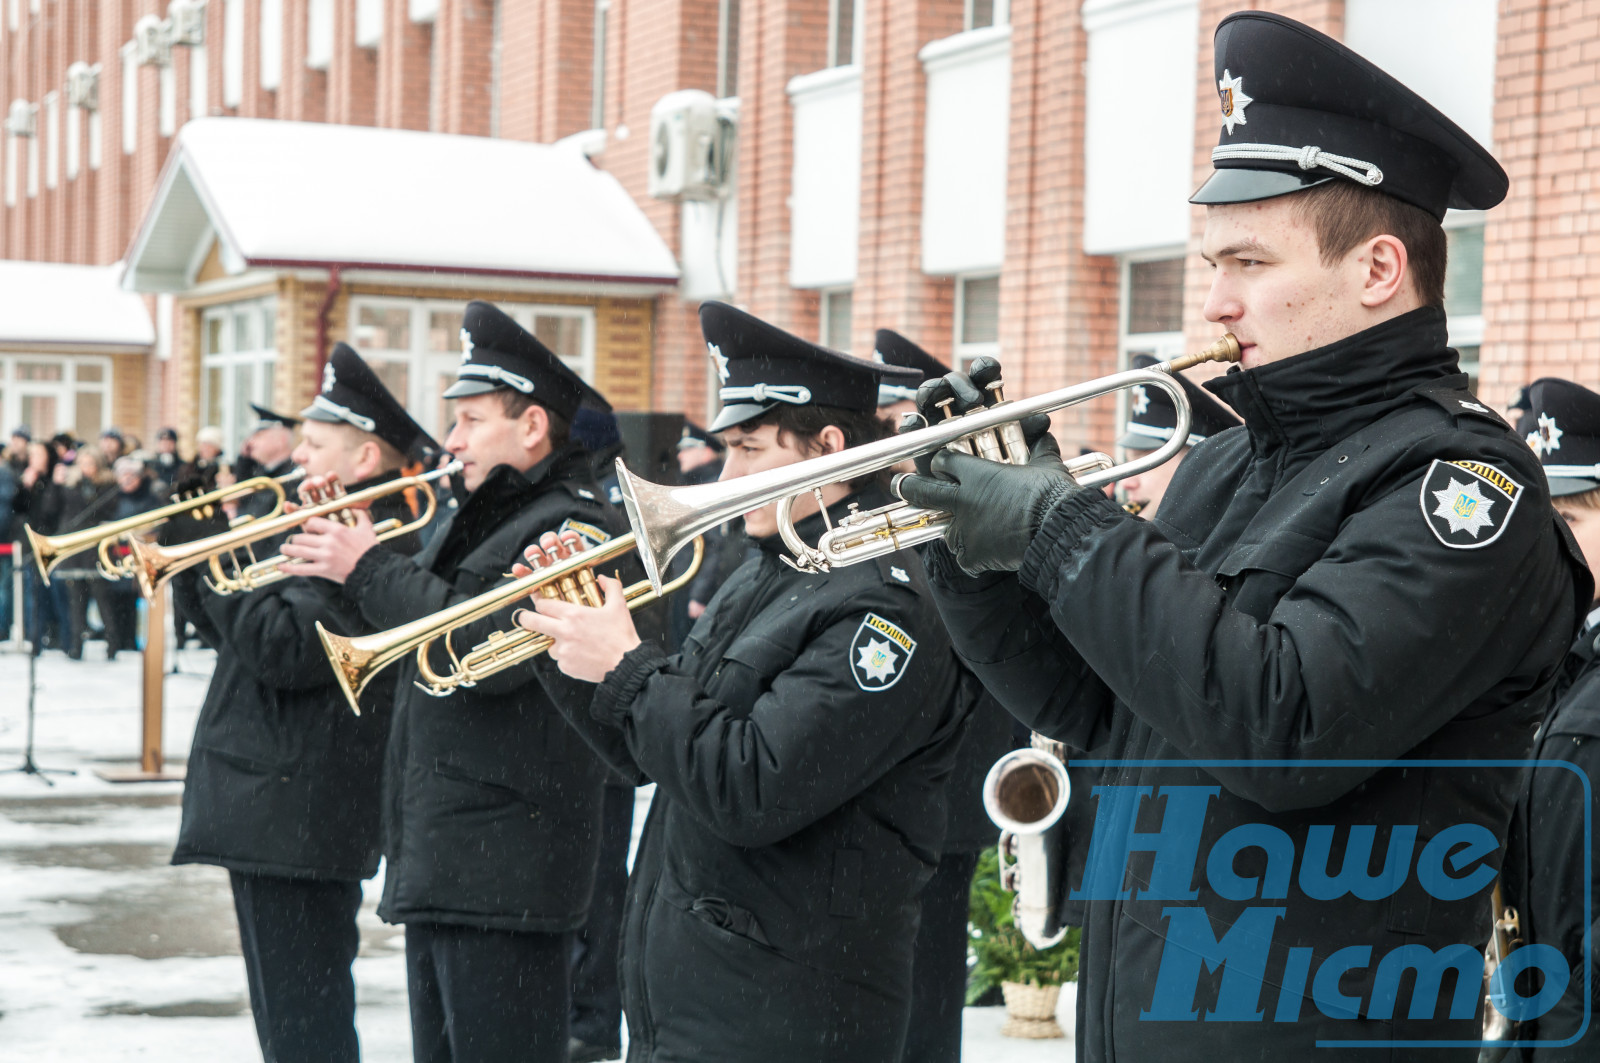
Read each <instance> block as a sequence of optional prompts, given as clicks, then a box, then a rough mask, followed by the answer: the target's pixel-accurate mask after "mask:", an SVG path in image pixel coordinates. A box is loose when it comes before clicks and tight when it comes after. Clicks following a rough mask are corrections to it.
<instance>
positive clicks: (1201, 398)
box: [1117, 354, 1244, 450]
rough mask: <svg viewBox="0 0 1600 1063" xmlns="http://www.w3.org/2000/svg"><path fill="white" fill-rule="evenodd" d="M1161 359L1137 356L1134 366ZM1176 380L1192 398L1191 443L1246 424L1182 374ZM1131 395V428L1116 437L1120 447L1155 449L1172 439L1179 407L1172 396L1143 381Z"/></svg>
mask: <svg viewBox="0 0 1600 1063" xmlns="http://www.w3.org/2000/svg"><path fill="white" fill-rule="evenodd" d="M1160 361H1161V360H1160V359H1159V358H1154V357H1152V356H1150V355H1148V354H1140V355H1136V356H1135V357H1134V359H1133V368H1135V369H1148V368H1150V367H1151V366H1153V365H1159V364H1160ZM1173 379H1174V380H1176V381H1177V382H1178V386H1179V387H1181V388H1182V389H1183V393H1184V395H1186V396H1188V399H1189V411H1190V418H1189V446H1191V447H1192V446H1194V445H1195V444H1196V443H1198V442H1200V441H1201V440H1203V439H1205V438H1207V437H1208V436H1214V435H1216V434H1217V433H1218V432H1221V431H1223V430H1224V429H1227V428H1232V427H1233V426H1234V425H1237V424H1243V423H1244V422H1242V421H1240V420H1239V418H1237V417H1235V416H1234V415H1233V413H1232V412H1230V411H1229V410H1228V408H1227V407H1226V406H1224V405H1222V403H1220V402H1218V401H1217V400H1216V399H1214V398H1212V397H1211V395H1210V393H1209V392H1207V391H1205V390H1203V389H1202V388H1201V387H1200V386H1199V385H1198V384H1196V383H1194V382H1193V381H1191V380H1190V379H1189V378H1188V377H1186V376H1184V375H1183V374H1182V373H1174V374H1173ZM1128 397H1129V406H1128V427H1127V431H1125V432H1123V434H1122V438H1121V439H1119V440H1117V446H1119V447H1127V448H1128V449H1129V450H1154V449H1156V448H1157V447H1159V446H1160V445H1161V444H1163V443H1165V442H1166V441H1167V440H1169V439H1171V438H1172V430H1173V429H1175V428H1177V427H1178V407H1177V406H1175V405H1173V402H1172V396H1171V395H1168V394H1167V393H1166V392H1165V391H1163V390H1162V389H1161V388H1147V387H1145V386H1143V385H1142V384H1141V385H1135V386H1134V387H1131V388H1129V389H1128Z"/></svg>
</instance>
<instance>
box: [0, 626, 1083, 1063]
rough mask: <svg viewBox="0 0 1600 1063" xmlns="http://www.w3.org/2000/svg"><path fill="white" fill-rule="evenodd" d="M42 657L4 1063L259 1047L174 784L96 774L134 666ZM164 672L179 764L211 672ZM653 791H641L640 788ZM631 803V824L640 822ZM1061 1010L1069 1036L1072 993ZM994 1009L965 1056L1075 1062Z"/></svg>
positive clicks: (366, 1030)
mask: <svg viewBox="0 0 1600 1063" xmlns="http://www.w3.org/2000/svg"><path fill="white" fill-rule="evenodd" d="M86 657H87V658H88V659H86V660H84V661H82V662H72V661H68V660H66V658H64V657H63V656H62V655H60V654H59V653H52V654H46V655H45V656H44V657H43V658H40V666H39V670H38V694H37V697H38V714H37V717H38V723H37V734H36V741H35V744H36V748H37V753H36V758H37V761H38V763H39V764H40V765H42V766H44V767H58V768H66V769H72V770H74V771H75V772H76V774H73V775H61V776H51V777H50V778H51V781H52V782H54V783H55V784H56V785H55V786H54V787H50V786H46V785H45V784H44V783H43V782H42V781H41V780H40V779H39V778H38V777H36V776H28V775H23V774H0V1063H11V1061H13V1060H15V1061H19V1063H20V1061H24V1060H26V1061H30V1063H31V1061H45V1060H48V1061H52V1063H55V1061H60V1063H72V1061H79V1060H82V1061H91V1060H92V1061H94V1063H122V1061H126V1060H157V1059H159V1060H163V1061H179V1063H181V1061H202V1060H203V1061H216V1060H230V1061H237V1063H246V1061H248V1060H251V1059H255V1058H259V1054H258V1050H257V1048H256V1043H255V1034H254V1028H253V1027H252V1025H251V1021H250V1008H249V1001H248V998H247V994H246V989H245V982H244V969H243V966H242V965H241V963H240V962H239V959H238V955H239V945H238V937H237V934H236V931H235V928H234V921H233V910H232V902H231V898H230V896H229V892H228V885H227V876H226V874H225V873H224V872H223V871H221V870H220V869H217V868H210V867H172V866H170V865H169V864H168V863H167V858H168V856H169V855H170V853H171V849H172V842H173V839H174V838H176V836H177V830H178V802H179V799H180V796H181V793H182V784H180V783H140V784H113V783H109V782H106V781H104V780H102V779H100V778H99V777H98V776H96V775H95V774H94V771H95V769H105V768H111V767H115V766H126V765H125V764H119V762H125V761H129V760H132V759H135V757H136V754H137V749H138V739H139V726H140V722H139V712H138V708H137V705H138V690H139V662H138V659H137V658H136V657H132V656H130V655H126V654H125V655H123V659H121V660H118V661H115V662H110V663H108V662H106V661H104V660H101V659H99V647H98V645H91V646H90V648H89V650H88V651H87V654H86ZM179 663H180V667H181V671H180V672H179V674H177V675H173V676H170V677H169V678H168V680H167V701H168V713H167V719H166V749H167V750H168V752H169V753H175V754H177V756H175V757H173V758H171V759H174V760H177V761H180V762H181V759H182V753H183V752H184V751H185V750H187V748H188V744H189V736H190V734H191V733H192V731H193V727H194V718H195V714H196V712H197V711H198V708H199V704H200V700H201V698H202V697H203V696H204V693H205V688H206V684H207V683H208V681H209V677H210V670H211V655H210V654H209V653H208V652H205V651H197V650H189V651H185V652H184V653H183V654H182V655H181V657H180V661H179ZM27 686H28V667H27V658H25V657H23V656H20V655H17V654H14V653H8V652H4V651H0V768H4V767H10V766H12V765H13V764H16V763H20V761H21V759H22V758H21V749H22V746H23V743H24V740H25V719H26V717H25V711H26V704H27ZM641 800H642V801H647V800H648V792H647V791H645V792H641ZM643 819H644V817H643V815H640V816H638V817H637V818H636V823H642V822H643ZM380 888H381V886H380V884H379V883H377V882H371V883H368V884H367V897H368V902H367V904H366V905H365V906H364V907H363V910H362V912H361V931H362V945H361V955H360V958H359V959H358V960H357V961H356V966H355V976H356V987H357V997H358V1001H359V1008H358V1019H357V1021H358V1025H359V1026H360V1032H361V1042H362V1048H363V1054H364V1057H365V1058H366V1059H367V1060H371V1061H383V1063H388V1061H394V1063H402V1061H405V1060H408V1059H410V1037H409V1030H408V1025H407V1017H406V994H405V964H404V945H403V939H402V937H401V934H400V931H399V930H398V928H395V927H390V926H386V925H385V924H383V923H382V922H380V921H379V920H378V918H377V916H376V915H375V914H374V911H373V908H374V905H375V904H376V898H377V896H378V891H379V889H380ZM1063 996H1064V999H1063V1002H1062V1011H1063V1013H1064V1019H1065V1020H1066V1022H1065V1023H1064V1025H1065V1026H1066V1027H1067V1029H1068V1030H1069V1031H1070V1018H1071V998H1070V996H1069V995H1067V994H1064V995H1063ZM1003 1021H1004V1016H1003V1010H1002V1009H999V1008H969V1009H967V1015H966V1036H965V1041H964V1051H963V1059H964V1060H966V1061H969V1063H1034V1061H1041V1063H1042V1061H1045V1060H1050V1061H1056V1063H1060V1061H1065V1060H1070V1059H1071V1058H1072V1055H1073V1050H1072V1042H1071V1040H1070V1039H1067V1040H1057V1041H1018V1040H1014V1039H1010V1038H1004V1037H1001V1036H1000V1033H999V1030H1000V1026H1001V1024H1002V1023H1003Z"/></svg>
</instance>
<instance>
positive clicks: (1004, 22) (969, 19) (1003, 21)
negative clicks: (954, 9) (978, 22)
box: [961, 0, 1011, 30]
mask: <svg viewBox="0 0 1600 1063" xmlns="http://www.w3.org/2000/svg"><path fill="white" fill-rule="evenodd" d="M993 2H994V21H993V22H990V23H987V24H986V26H975V25H973V18H974V16H975V12H974V11H973V8H975V7H976V6H977V4H976V0H965V3H964V4H963V5H962V6H963V10H962V13H961V27H962V29H967V30H974V29H985V28H986V27H987V26H1008V25H1010V24H1011V0H993Z"/></svg>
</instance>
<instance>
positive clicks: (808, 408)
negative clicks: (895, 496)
mask: <svg viewBox="0 0 1600 1063" xmlns="http://www.w3.org/2000/svg"><path fill="white" fill-rule="evenodd" d="M769 424H774V425H777V426H778V441H779V442H780V443H781V442H783V439H784V437H785V436H788V437H790V438H792V439H794V440H795V443H796V449H798V450H799V451H801V453H803V454H805V455H806V456H808V457H813V456H815V454H816V451H817V437H818V436H820V435H822V430H823V429H824V428H827V427H828V426H829V425H833V426H834V427H835V428H837V429H839V431H840V432H842V433H843V434H844V445H845V447H846V448H849V447H859V446H860V445H861V444H863V443H871V442H873V441H874V440H878V439H882V438H884V437H885V436H888V435H893V434H894V431H893V429H892V428H891V427H890V425H889V424H888V422H886V421H883V420H880V419H879V418H878V415H877V413H876V412H870V413H869V412H865V411H861V410H847V409H844V408H843V407H840V406H817V405H814V404H811V403H807V404H805V405H803V406H792V405H790V404H789V403H786V402H781V403H779V404H778V405H777V406H775V407H773V408H772V409H770V410H768V411H767V412H766V413H764V414H762V415H761V416H759V417H755V418H752V419H751V420H748V421H745V422H744V423H743V424H739V425H735V426H734V427H736V428H738V429H740V430H742V431H745V432H753V431H755V430H756V429H757V428H760V427H761V426H763V425H769ZM887 482H888V470H887V469H884V470H882V471H880V472H876V473H869V474H868V475H866V476H859V477H857V478H856V479H854V480H851V481H850V486H851V487H853V488H857V489H859V488H862V487H866V486H867V485H869V484H872V483H879V484H884V483H887Z"/></svg>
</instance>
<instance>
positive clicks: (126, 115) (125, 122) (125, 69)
mask: <svg viewBox="0 0 1600 1063" xmlns="http://www.w3.org/2000/svg"><path fill="white" fill-rule="evenodd" d="M138 145H139V64H138V63H137V61H135V59H134V45H133V42H132V41H129V42H128V43H127V44H124V45H123V46H122V153H123V154H124V155H132V154H133V151H134V149H135V148H136V147H138Z"/></svg>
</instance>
